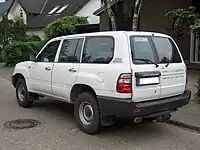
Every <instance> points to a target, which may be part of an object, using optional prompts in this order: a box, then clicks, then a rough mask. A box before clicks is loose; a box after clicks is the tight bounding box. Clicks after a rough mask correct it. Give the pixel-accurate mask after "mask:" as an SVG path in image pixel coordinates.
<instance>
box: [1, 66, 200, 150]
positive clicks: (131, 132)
mask: <svg viewBox="0 0 200 150" xmlns="http://www.w3.org/2000/svg"><path fill="white" fill-rule="evenodd" d="M9 72H11V71H8V70H7V71H5V70H4V71H2V70H1V69H0V73H3V75H0V76H1V78H0V125H1V126H0V150H35V149H37V150H44V149H48V150H51V149H52V150H57V149H58V150H84V149H85V150H95V149H98V150H99V149H102V150H108V149H109V150H112V149H113V150H118V149H119V150H125V149H131V150H134V149H136V150H143V149H144V150H148V149H149V150H161V149H163V150H165V149H166V150H168V149H172V150H187V149H188V150H198V149H199V147H200V134H199V133H196V132H192V131H190V130H186V129H182V128H178V127H175V126H172V125H169V124H164V123H157V122H152V123H143V124H137V125H136V124H133V123H132V122H131V121H126V122H122V121H121V122H119V123H118V124H117V125H116V126H113V127H109V128H104V129H103V131H102V132H101V133H100V134H99V135H95V136H90V135H87V134H85V133H83V132H81V131H80V130H79V129H78V128H77V126H76V123H75V120H74V116H73V106H72V105H69V104H66V103H62V102H58V101H55V100H51V99H45V100H41V101H37V102H35V103H34V105H33V107H32V108H30V109H24V108H21V107H19V106H18V104H17V102H16V98H15V90H14V88H13V87H12V86H11V84H10V81H8V80H7V79H9V78H10V75H9V76H6V74H7V75H8V74H9ZM15 119H36V120H39V121H40V122H41V124H39V125H38V126H36V127H35V128H32V129H24V130H11V129H7V128H5V127H4V126H3V124H4V123H5V122H6V121H10V120H15Z"/></svg>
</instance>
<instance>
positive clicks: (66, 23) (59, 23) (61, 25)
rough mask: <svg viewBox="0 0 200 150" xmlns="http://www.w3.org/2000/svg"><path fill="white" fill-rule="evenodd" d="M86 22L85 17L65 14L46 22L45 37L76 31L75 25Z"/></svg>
mask: <svg viewBox="0 0 200 150" xmlns="http://www.w3.org/2000/svg"><path fill="white" fill-rule="evenodd" d="M83 24H88V21H87V18H86V17H79V16H66V17H63V18H59V19H57V20H55V21H54V22H52V23H50V24H48V25H47V26H46V27H45V29H44V33H45V37H46V39H51V38H54V37H58V36H65V35H71V34H75V33H77V30H76V26H77V25H83Z"/></svg>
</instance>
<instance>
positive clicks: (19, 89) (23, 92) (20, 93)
mask: <svg viewBox="0 0 200 150" xmlns="http://www.w3.org/2000/svg"><path fill="white" fill-rule="evenodd" d="M16 97H17V102H18V104H19V105H20V106H21V107H24V108H28V107H31V106H32V104H33V100H32V96H29V92H28V90H27V86H26V82H25V80H24V79H22V78H19V79H17V83H16Z"/></svg>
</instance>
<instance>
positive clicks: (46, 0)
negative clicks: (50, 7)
mask: <svg viewBox="0 0 200 150" xmlns="http://www.w3.org/2000/svg"><path fill="white" fill-rule="evenodd" d="M47 2H48V0H45V3H44V5H43V7H42V9H41V11H40V14H42V12H43V11H44V8H45V7H46V5H47Z"/></svg>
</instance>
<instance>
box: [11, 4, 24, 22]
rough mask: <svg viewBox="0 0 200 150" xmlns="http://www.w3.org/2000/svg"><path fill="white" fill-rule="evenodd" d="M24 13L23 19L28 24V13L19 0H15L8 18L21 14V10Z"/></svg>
mask: <svg viewBox="0 0 200 150" xmlns="http://www.w3.org/2000/svg"><path fill="white" fill-rule="evenodd" d="M21 11H22V13H23V20H24V23H25V24H27V15H26V12H25V11H24V9H23V8H22V6H21V5H20V4H19V2H18V0H15V2H14V4H13V5H12V8H11V9H10V11H9V13H8V19H10V20H13V19H14V18H15V16H16V15H20V12H21Z"/></svg>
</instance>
